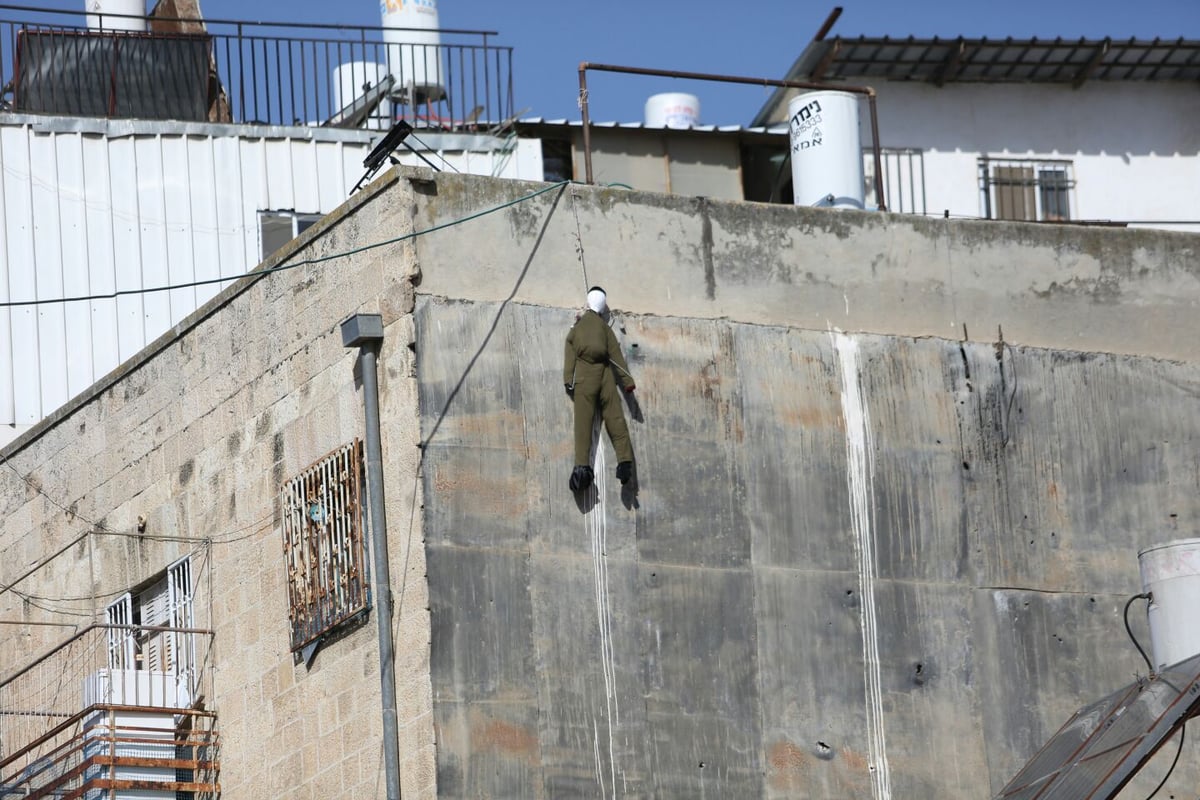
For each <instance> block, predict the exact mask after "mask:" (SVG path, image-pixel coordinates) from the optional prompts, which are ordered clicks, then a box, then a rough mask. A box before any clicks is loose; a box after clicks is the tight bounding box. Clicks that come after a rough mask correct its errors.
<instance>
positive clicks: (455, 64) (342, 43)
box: [0, 4, 514, 130]
mask: <svg viewBox="0 0 1200 800" xmlns="http://www.w3.org/2000/svg"><path fill="white" fill-rule="evenodd" d="M135 19H139V18H131V17H127V16H125V15H119V14H104V15H95V14H93V15H86V16H85V14H84V13H83V12H82V11H80V12H74V11H56V10H44V9H39V8H35V7H31V6H21V5H7V4H0V85H2V87H3V93H2V96H0V103H2V104H3V109H4V110H9V111H17V112H25V113H38V114H59V115H67V116H91V117H108V118H144V119H186V120H193V121H209V122H231V123H242V124H265V125H327V126H335V127H367V128H376V129H386V128H390V127H391V125H392V124H393V123H394V122H395V121H397V120H401V119H403V120H405V121H407V122H408V123H409V124H411V125H413V127H418V128H422V127H423V128H434V129H442V130H476V129H479V128H486V127H489V126H491V125H495V124H498V123H500V122H503V121H505V120H508V119H509V118H511V117H512V116H513V114H514V109H513V80H512V48H511V47H499V46H496V45H495V44H493V43H492V41H491V37H494V36H496V35H497V34H496V33H495V32H494V31H471V30H458V29H439V30H436V31H434V30H429V29H415V28H383V27H364V26H351V25H317V24H303V23H288V22H243V21H234V20H219V19H217V20H204V21H203V22H198V21H196V20H190V19H183V18H175V17H151V18H149V19H148V20H147V21H146V25H145V27H146V28H147V29H146V31H144V32H141V31H129V30H123V28H128V27H130V23H131V22H133V21H134V20H135ZM89 24H90V25H91V27H88V26H89ZM433 40H436V41H437V42H438V43H437V44H433V43H430V42H431V41H433Z"/></svg>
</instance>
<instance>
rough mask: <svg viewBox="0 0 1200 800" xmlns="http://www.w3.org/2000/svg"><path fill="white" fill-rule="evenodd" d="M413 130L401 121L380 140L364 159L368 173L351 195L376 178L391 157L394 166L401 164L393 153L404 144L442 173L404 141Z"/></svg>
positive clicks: (359, 180) (351, 191)
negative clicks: (376, 174)
mask: <svg viewBox="0 0 1200 800" xmlns="http://www.w3.org/2000/svg"><path fill="white" fill-rule="evenodd" d="M412 130H413V129H412V125H409V124H408V123H407V122H405V121H404V120H400V121H399V122H397V123H396V124H395V125H393V126H392V129H391V130H390V131H388V132H387V134H385V135H384V137H383V138H382V139H380V140H379V144H377V145H375V147H374V149H372V150H371V152H370V153H369V154H368V155H367V157H366V158H364V159H363V166H364V167H365V168H366V170H367V171H366V173H364V174H363V176H362V177H361V178H359V179H358V183H356V184H354V188H353V189H351V190H350V194H354V193H355V192H357V191H358V190H359V188H361V187H362V185H363V184H364V183H366V182H367V181H369V180H370V179H371V178H372V177H374V175H375V173H376V172H378V171H379V170H380V168H381V167H382V166H383V165H384V163H385V162H386V161H388V160H389V156H391V159H390V160H391V162H392V163H393V164H398V163H400V162H399V161H397V160H396V158H395V157H394V156H392V151H393V150H395V149H396V148H397V147H399V146H400V145H402V144H403V145H404V146H405V147H407V148H408V149H409V150H410V151H411V152H412V154H413V155H415V156H416V157H417V158H419V159H421V160H422V161H424V162H425V163H426V164H428V165H429V167H430V169H432V170H433V171H434V172H441V170H440V169H438V168H437V167H435V166H434V165H433V162H432V161H430V160H429V159H428V158H426V157H425V156H423V155H421V153H420V152H418V151H417V149H416V148H414V147H413V146H412V145H411V144H409V143H408V142H406V141H404V140H405V139H407V138H408V135H409V134H410V133H412Z"/></svg>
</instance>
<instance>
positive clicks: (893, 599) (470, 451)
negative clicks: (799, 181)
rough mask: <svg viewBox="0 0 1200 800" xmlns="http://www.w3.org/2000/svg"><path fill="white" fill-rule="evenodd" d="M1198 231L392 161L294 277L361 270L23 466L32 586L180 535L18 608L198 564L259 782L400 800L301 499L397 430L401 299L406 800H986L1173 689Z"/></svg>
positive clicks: (11, 486) (132, 367) (274, 305)
mask: <svg viewBox="0 0 1200 800" xmlns="http://www.w3.org/2000/svg"><path fill="white" fill-rule="evenodd" d="M547 189H548V191H546V190H547ZM535 193H536V194H535ZM410 231H414V232H415V231H427V233H425V234H424V235H421V236H420V237H419V238H416V239H415V240H412V241H409V242H393V241H392V240H393V239H395V237H397V236H401V235H403V234H405V233H407V232H410ZM384 242H391V243H389V244H384V245H382V246H380V247H376V248H372V249H367V250H360V249H359V248H361V247H362V246H363V245H365V244H378V243H384ZM1196 246H1197V244H1196V239H1195V238H1194V237H1191V236H1188V235H1184V234H1164V233H1151V232H1145V231H1143V232H1132V231H1105V230H1088V231H1081V230H1078V229H1073V228H1053V227H1044V226H1029V225H1016V224H991V225H985V224H982V223H961V222H954V221H947V222H943V221H936V222H930V221H924V220H919V219H913V218H906V217H893V216H888V215H869V214H857V213H846V212H830V211H817V210H809V209H797V208H783V207H775V206H765V205H754V204H725V203H718V202H715V201H705V200H695V199H686V198H678V197H664V196H660V195H652V194H644V193H636V192H628V191H626V190H597V189H592V188H587V187H580V186H574V187H571V186H561V187H546V186H545V185H537V184H522V183H517V182H507V181H494V180H489V179H483V178H473V177H469V176H451V175H446V174H441V175H438V176H436V178H434V176H433V175H432V174H431V173H428V172H409V173H404V174H402V175H398V174H397V173H391V174H390V175H389V177H388V178H386V179H382V180H381V181H380V182H379V183H378V184H376V185H375V186H373V187H372V188H371V189H369V190H367V191H365V192H364V193H362V194H360V195H356V196H355V198H354V200H353V201H351V202H350V203H348V204H347V205H346V206H344V207H343V208H341V209H339V211H338V212H336V213H335V214H334V215H332V216H331V217H330V218H328V219H327V220H326V221H324V222H323V223H321V224H320V225H318V226H317V227H315V228H314V229H312V230H311V231H310V232H309V233H307V234H305V236H303V237H302V238H301V240H300V241H299V242H298V243H296V245H295V246H294V247H293V248H290V249H289V250H287V251H285V252H284V253H282V254H280V256H278V257H277V258H276V259H273V260H270V261H268V262H267V263H268V265H271V264H274V263H279V260H280V259H286V258H288V257H292V256H295V257H297V258H299V257H305V258H307V257H323V256H325V255H333V254H336V253H344V252H348V251H351V250H353V251H355V253H354V254H353V255H350V256H346V257H338V258H333V259H331V260H327V261H320V262H319V263H314V264H310V265H308V266H302V267H300V268H298V269H295V270H291V271H287V272H282V273H277V274H273V275H271V276H262V277H256V278H249V279H245V280H244V281H242V282H241V283H239V284H238V285H237V286H235V287H232V288H231V289H229V290H226V292H225V293H223V294H222V295H221V296H220V297H218V298H217V299H215V300H214V301H213V302H212V303H210V304H209V305H207V306H206V307H205V308H204V309H202V310H201V311H200V312H198V313H197V314H196V315H194V316H193V317H191V318H189V319H188V320H186V321H185V322H184V323H183V324H181V325H180V326H179V327H177V328H176V329H175V330H173V331H172V332H171V333H169V334H167V335H166V336H164V337H163V338H162V339H160V340H159V341H158V342H156V343H155V344H154V345H152V346H151V347H150V348H148V349H147V350H145V351H143V353H141V354H140V355H139V356H138V357H137V358H136V359H135V360H134V361H132V362H130V363H128V364H127V365H125V366H124V367H123V368H122V369H121V370H120V371H119V372H117V373H114V374H113V375H111V376H109V378H107V379H105V380H104V381H102V382H101V383H99V384H97V385H96V386H95V387H93V388H92V389H91V390H89V391H88V392H86V393H84V395H82V396H80V397H79V398H77V399H76V400H75V401H73V402H72V403H70V404H68V406H66V407H65V408H64V409H63V410H62V411H60V412H58V413H56V414H55V415H53V416H52V417H51V418H50V419H48V420H47V421H46V422H44V423H42V424H41V425H39V426H37V427H36V428H35V429H34V430H33V431H31V432H30V433H29V434H27V435H25V436H24V437H22V438H20V439H18V440H17V441H16V442H15V443H13V444H12V445H10V446H9V447H8V448H7V449H6V450H5V451H4V456H5V458H6V459H7V463H8V465H9V467H11V468H0V509H3V511H4V512H5V513H4V514H3V515H0V554H2V557H0V584H5V585H6V584H7V583H8V582H10V581H12V580H13V579H14V577H16V576H17V575H20V574H21V573H23V572H24V571H25V570H26V569H28V568H29V567H30V566H33V565H34V564H35V563H36V562H38V561H39V560H41V559H44V558H47V557H49V556H51V555H52V554H54V553H55V552H56V551H57V550H59V549H60V548H61V547H63V546H64V545H66V544H67V543H68V542H70V541H72V539H73V538H75V537H76V536H78V534H79V533H80V532H81V531H83V530H86V529H87V528H88V527H89V526H92V525H93V524H95V525H96V526H100V525H103V526H105V527H107V528H111V529H112V530H114V531H117V532H125V533H130V532H132V531H134V529H135V527H136V519H137V516H138V515H144V516H146V518H147V520H148V527H147V532H148V533H149V534H151V535H152V536H154V537H161V538H162V539H164V540H165V541H159V540H158V539H157V538H146V539H145V540H143V541H139V542H138V544H137V546H136V548H132V546H131V545H129V544H128V542H129V541H138V540H137V538H136V537H128V536H125V537H112V543H110V544H107V545H103V544H100V543H101V542H104V541H107V540H105V539H104V538H103V537H95V538H94V542H95V543H96V544H97V546H99V547H101V548H102V549H103V551H104V552H103V555H102V557H101V563H102V564H123V565H125V570H126V571H125V572H120V574H109V573H108V570H107V569H105V568H102V569H100V570H98V571H97V572H96V574H97V575H98V577H97V578H96V579H95V580H94V581H93V583H94V585H93V586H92V587H87V588H85V589H84V590H82V591H81V590H80V588H79V587H78V586H77V585H76V584H77V582H78V575H79V574H80V573H82V574H85V575H86V574H88V571H87V570H85V569H84V565H85V561H86V560H87V559H88V555H87V553H86V552H85V551H83V550H80V549H79V548H78V547H70V548H68V549H67V550H66V551H65V552H64V553H62V554H61V555H59V556H57V557H56V558H53V559H51V562H52V563H51V565H50V566H47V567H45V568H44V569H43V570H38V571H36V572H35V574H34V576H33V577H30V578H28V579H25V580H23V581H22V582H21V586H22V587H24V588H22V589H21V591H22V592H23V593H25V594H26V595H34V594H36V595H37V596H39V597H41V598H49V600H41V601H39V603H40V606H39V605H31V604H29V603H28V602H25V601H23V600H19V598H20V595H17V594H15V593H13V592H4V593H0V620H19V621H24V622H26V623H32V622H38V621H51V620H55V621H62V619H63V618H64V614H65V612H66V610H67V606H68V605H70V604H68V601H67V598H70V597H79V596H90V595H91V594H93V593H94V594H103V593H106V592H110V591H114V590H120V589H121V588H122V587H123V586H125V581H128V580H132V579H134V578H136V579H141V578H142V577H144V575H143V574H142V573H143V572H147V571H153V570H155V569H161V568H163V567H165V566H166V565H167V564H168V563H169V561H170V560H171V559H172V558H173V557H175V556H176V555H177V554H179V553H180V552H183V551H185V550H186V549H187V548H189V547H196V546H203V547H205V548H206V551H207V552H211V559H212V560H211V567H209V569H208V572H207V574H208V576H209V580H210V581H211V587H212V592H211V594H210V595H209V596H208V603H209V608H208V611H207V616H206V620H207V623H206V624H209V625H211V626H212V627H213V629H214V630H215V631H216V639H215V648H216V661H215V664H214V679H213V691H214V697H213V698H212V704H213V705H212V706H210V707H212V708H215V709H216V710H217V711H218V714H219V726H220V730H221V731H222V735H223V741H224V746H223V749H222V783H223V786H224V788H225V796H226V797H230V798H241V797H254V796H271V797H275V796H300V797H309V796H311V797H314V798H315V797H326V796H369V797H379V796H382V788H381V787H382V783H381V779H382V759H381V752H380V748H379V738H378V737H379V731H380V723H379V707H378V697H379V692H378V680H377V672H376V671H375V670H376V669H377V666H376V662H377V655H376V650H375V645H374V631H373V625H371V626H367V627H365V628H359V629H357V630H354V631H351V632H349V633H348V634H346V635H345V636H343V637H341V638H340V639H338V640H336V641H332V642H329V643H328V644H327V645H326V646H325V647H323V649H322V650H321V651H319V652H318V654H317V656H316V660H315V662H314V664H313V667H312V669H311V670H309V669H306V668H305V667H304V666H303V665H297V664H295V663H294V662H293V660H292V658H291V655H290V653H289V652H288V650H287V632H288V625H287V608H286V599H285V594H284V590H283V581H284V575H283V571H282V563H281V561H280V559H279V555H278V554H279V543H278V536H279V533H278V521H277V519H276V518H275V514H276V513H277V512H276V510H275V509H276V503H277V500H276V494H277V491H278V487H279V484H280V483H281V482H282V481H283V480H285V479H286V478H288V477H290V476H291V475H294V474H295V473H297V472H298V471H299V470H301V469H302V468H303V467H305V466H306V465H308V464H309V463H311V462H312V461H314V460H315V459H316V458H318V457H320V456H321V455H323V454H325V453H326V452H328V451H330V450H331V449H333V448H334V447H336V446H338V445H340V444H343V443H345V442H346V441H348V440H349V439H350V438H352V437H353V436H355V435H361V430H362V421H361V416H360V415H361V411H360V409H361V406H362V397H361V392H360V391H359V390H358V387H357V385H356V381H355V377H354V354H353V353H351V352H348V351H346V350H345V349H344V348H342V346H341V342H340V337H339V335H338V331H337V326H338V323H339V322H340V321H341V320H343V319H344V318H346V317H347V316H348V315H350V314H351V313H353V312H355V311H357V310H368V311H379V312H381V313H382V314H383V315H384V319H385V323H386V325H387V338H386V340H385V344H384V351H383V369H382V375H381V379H382V387H381V390H382V402H383V413H384V423H385V430H384V448H385V465H384V468H385V474H386V480H387V499H388V517H389V524H390V533H391V537H390V541H391V544H390V557H391V562H392V566H391V569H392V576H393V587H392V590H393V593H394V595H395V597H396V598H397V608H398V611H397V618H396V623H395V626H396V630H397V635H398V637H399V638H398V647H397V675H398V676H399V683H400V686H399V693H400V706H401V715H402V731H401V743H400V744H401V756H402V760H403V761H404V768H403V772H404V784H405V796H416V797H428V796H433V795H434V794H435V793H436V794H437V795H439V796H445V797H467V796H471V797H477V796H490V797H513V796H519V797H561V796H580V795H582V796H594V795H596V794H598V793H599V794H604V795H610V794H620V795H626V794H629V795H635V796H706V795H713V796H762V795H765V796H773V797H784V796H787V797H842V796H867V795H870V796H874V797H879V798H883V797H897V798H899V797H917V796H929V797H960V796H985V795H986V794H988V793H990V792H992V791H995V790H996V789H998V788H999V787H1000V785H1002V783H1003V782H1004V781H1005V780H1007V778H1009V777H1011V775H1012V774H1013V773H1015V771H1016V769H1017V767H1018V766H1019V764H1020V763H1021V762H1022V761H1023V760H1024V759H1025V758H1026V757H1027V756H1029V755H1031V754H1032V753H1033V751H1034V750H1035V749H1036V748H1037V746H1038V745H1039V744H1040V743H1041V741H1042V740H1043V739H1044V738H1045V737H1046V736H1047V735H1048V734H1049V733H1050V732H1052V731H1053V730H1054V729H1055V728H1056V727H1057V725H1058V724H1059V722H1061V721H1062V720H1063V719H1064V718H1065V715H1066V714H1067V713H1068V712H1069V711H1071V710H1072V709H1074V708H1075V707H1076V706H1078V705H1080V704H1081V703H1083V702H1085V701H1087V700H1089V699H1092V698H1095V697H1099V696H1102V695H1103V694H1106V693H1107V692H1109V691H1111V690H1112V689H1114V688H1116V687H1117V686H1119V685H1121V684H1123V683H1126V682H1128V680H1129V679H1130V678H1131V676H1132V675H1133V673H1134V672H1136V671H1137V670H1138V669H1139V664H1140V661H1139V659H1138V657H1137V656H1136V654H1135V652H1134V651H1133V649H1132V647H1131V646H1130V645H1129V644H1128V643H1127V641H1126V639H1125V637H1124V632H1123V630H1122V626H1121V619H1120V609H1121V606H1122V605H1123V603H1124V600H1125V599H1126V598H1127V597H1128V596H1129V595H1130V594H1132V593H1134V592H1136V591H1138V590H1139V586H1138V584H1137V573H1136V550H1137V548H1139V547H1143V546H1146V545H1149V544H1152V543H1156V542H1160V541H1163V540H1166V539H1171V538H1176V537H1181V536H1185V535H1191V534H1192V533H1193V532H1194V529H1193V527H1192V520H1193V519H1194V518H1195V516H1196V513H1197V510H1198V509H1197V501H1196V499H1195V497H1196V495H1197V493H1196V491H1195V487H1196V486H1197V485H1198V484H1200V473H1198V472H1197V467H1196V463H1195V459H1194V457H1193V453H1194V450H1195V444H1196V443H1195V441H1194V439H1195V435H1196V434H1195V430H1196V422H1197V419H1196V415H1197V408H1196V405H1195V402H1194V397H1195V394H1196V388H1195V387H1196V386H1198V385H1200V380H1198V377H1200V376H1197V375H1196V370H1197V366H1196V361H1197V355H1198V353H1197V351H1196V346H1195V345H1194V344H1193V342H1194V341H1196V339H1197V337H1196V335H1195V334H1196V333H1197V331H1196V330H1195V328H1196V326H1197V324H1198V323H1197V322H1196V315H1195V313H1194V308H1193V303H1192V301H1191V300H1190V299H1189V298H1191V297H1194V296H1196V286H1195V284H1196V281H1197V269H1198V268H1197V267H1196V266H1195V263H1196V259H1195V249H1196ZM592 283H600V284H602V285H605V286H606V287H607V288H608V289H609V291H610V297H611V301H612V304H613V305H614V306H615V307H616V308H617V309H619V310H620V313H619V314H618V317H617V319H618V322H619V324H620V326H621V336H622V339H623V341H624V343H625V347H626V351H627V353H628V354H629V355H630V358H631V368H632V369H633V371H634V374H635V376H636V377H637V381H638V385H639V391H638V393H637V398H638V402H639V404H640V406H639V407H640V417H641V418H640V419H639V420H638V421H637V422H635V423H634V424H633V436H634V444H635V449H636V451H637V453H638V484H637V487H636V490H632V489H629V488H627V489H626V491H624V492H622V491H620V489H619V487H618V486H617V485H616V484H615V481H613V480H612V478H611V470H612V466H613V464H612V460H611V451H610V450H608V449H607V444H604V445H603V446H602V447H601V449H600V452H601V453H602V454H603V456H602V457H603V459H604V463H603V464H598V466H599V467H602V468H600V469H598V475H599V476H600V483H599V486H598V489H599V491H598V492H597V493H596V494H594V495H592V496H589V497H587V498H582V499H580V500H578V501H577V500H576V498H574V497H572V495H571V494H570V493H569V492H568V491H567V490H566V486H565V483H566V477H567V473H568V471H569V469H570V466H571V464H570V461H571V455H570V441H569V422H570V408H569V405H568V404H567V401H566V399H565V398H564V396H563V394H562V390H561V389H560V388H559V384H560V382H561V380H560V377H559V374H558V373H559V369H560V364H561V357H562V350H561V348H562V339H563V336H564V335H565V332H566V330H567V328H568V326H569V325H570V323H571V320H572V318H573V309H574V308H575V307H577V306H578V304H579V302H580V300H581V299H582V295H583V291H584V289H585V288H586V287H587V286H588V285H589V284H592ZM964 326H965V327H966V330H965V331H964ZM999 327H1002V328H1003V334H1004V341H1003V343H1000V342H998V341H997V340H998V338H999V337H998V330H997V329H998V328H999ZM835 328H840V329H841V331H837V330H834V329H835ZM960 338H962V339H965V341H960ZM635 345H636V347H635ZM1081 351H1088V352H1081ZM418 444H420V445H421V446H420V447H417V446H416V445H418ZM204 539H211V540H212V544H211V546H206V545H205V543H204V542H203V540H204ZM422 543H424V546H423V547H422V546H421V544H422ZM131 548H132V549H131ZM111 569H112V570H113V572H114V573H115V572H117V571H118V568H116V567H112V568H111ZM101 573H103V574H101ZM426 573H427V574H428V577H427V578H425V577H424V576H426ZM45 606H50V608H51V611H46V610H45ZM1135 622H1140V621H1139V620H1135ZM1138 627H1139V628H1141V627H1142V626H1141V625H1140V624H1139V625H1138ZM35 629H36V630H40V629H37V628H36V626H33V625H29V624H26V625H14V624H10V623H4V624H0V674H7V672H8V671H9V670H10V669H11V668H13V667H15V666H16V665H19V664H21V663H23V661H24V659H27V657H28V656H27V654H28V653H30V652H33V651H34V650H36V649H37V648H34V647H31V646H26V645H22V649H20V650H13V649H11V648H9V647H8V646H7V645H8V644H9V643H10V642H13V641H17V640H20V638H21V637H26V641H29V638H28V637H31V636H34V635H35V634H34V633H33V631H35ZM37 635H41V636H43V637H44V640H45V641H50V640H51V638H52V637H51V636H50V635H49V634H37ZM1143 636H1144V631H1143ZM435 741H436V753H435V750H434V746H435V745H434V742H435ZM1194 754H1195V753H1194V751H1193V750H1190V749H1189V751H1188V753H1187V758H1185V759H1184V760H1183V765H1184V766H1182V767H1180V768H1179V771H1178V773H1177V776H1176V777H1175V778H1173V779H1172V781H1173V782H1172V784H1171V786H1179V787H1185V786H1186V787H1190V786H1193V785H1195V782H1196V779H1197V777H1198V775H1197V773H1196V768H1195V767H1194V766H1193V765H1192V764H1193V762H1194V758H1193V756H1194ZM1155 766H1158V765H1155ZM1164 768H1165V767H1164ZM435 770H436V773H435ZM435 774H436V788H435ZM1160 774H1161V772H1156V773H1155V774H1154V775H1153V779H1154V781H1156V780H1157V777H1158V776H1159V775H1160ZM1149 780H1150V779H1149V778H1148V779H1147V780H1146V781H1144V783H1145V785H1143V784H1141V783H1139V784H1138V786H1137V787H1135V788H1136V790H1137V791H1142V796H1144V794H1145V793H1146V792H1148V790H1149V788H1151V787H1152V785H1153V784H1152V783H1151V782H1149ZM1130 796H1133V795H1130Z"/></svg>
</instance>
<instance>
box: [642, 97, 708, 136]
mask: <svg viewBox="0 0 1200 800" xmlns="http://www.w3.org/2000/svg"><path fill="white" fill-rule="evenodd" d="M699 124H700V98H698V97H696V95H694V94H683V93H681V92H664V93H662V94H655V95H651V96H650V97H649V98H647V100H646V127H647V128H691V127H693V126H695V125H699Z"/></svg>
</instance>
